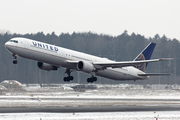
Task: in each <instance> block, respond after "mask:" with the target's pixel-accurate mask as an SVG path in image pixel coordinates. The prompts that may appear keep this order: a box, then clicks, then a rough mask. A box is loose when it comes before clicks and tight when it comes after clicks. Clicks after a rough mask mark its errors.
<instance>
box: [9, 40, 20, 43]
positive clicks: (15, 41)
mask: <svg viewBox="0 0 180 120" xmlns="http://www.w3.org/2000/svg"><path fill="white" fill-rule="evenodd" d="M9 42H14V43H18V41H17V40H9Z"/></svg>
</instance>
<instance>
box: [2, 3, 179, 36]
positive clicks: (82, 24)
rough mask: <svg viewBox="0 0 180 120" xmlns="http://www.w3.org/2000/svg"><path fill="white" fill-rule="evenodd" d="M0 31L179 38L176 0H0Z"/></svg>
mask: <svg viewBox="0 0 180 120" xmlns="http://www.w3.org/2000/svg"><path fill="white" fill-rule="evenodd" d="M0 11H1V12H0V30H1V31H2V30H9V31H10V32H11V33H21V34H25V33H37V32H40V31H42V32H44V33H45V34H46V33H52V32H53V31H54V32H55V33H56V34H57V35H59V34H60V33H62V32H64V33H67V32H69V33H72V32H74V31H75V32H88V31H91V32H95V33H98V34H100V33H103V34H108V35H113V36H117V35H120V34H122V33H123V32H124V30H127V31H128V33H129V34H131V33H132V32H134V33H136V34H137V33H138V34H141V35H144V36H145V37H154V35H155V34H156V33H158V34H159V35H160V36H162V35H163V34H165V35H166V36H167V37H168V38H177V39H179V40H180V30H179V29H180V0H0Z"/></svg>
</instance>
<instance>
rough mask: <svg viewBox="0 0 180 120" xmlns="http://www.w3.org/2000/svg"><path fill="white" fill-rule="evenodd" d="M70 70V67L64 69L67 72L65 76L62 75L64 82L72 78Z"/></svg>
mask: <svg viewBox="0 0 180 120" xmlns="http://www.w3.org/2000/svg"><path fill="white" fill-rule="evenodd" d="M71 72H72V70H70V69H66V71H65V73H67V75H68V76H67V77H64V81H65V82H66V81H67V82H69V81H70V80H73V79H74V77H73V76H71Z"/></svg>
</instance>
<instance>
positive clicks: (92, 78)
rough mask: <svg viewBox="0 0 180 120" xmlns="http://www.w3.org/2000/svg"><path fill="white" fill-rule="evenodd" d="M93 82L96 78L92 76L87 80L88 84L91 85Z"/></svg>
mask: <svg viewBox="0 0 180 120" xmlns="http://www.w3.org/2000/svg"><path fill="white" fill-rule="evenodd" d="M94 81H97V77H94V76H92V77H90V78H88V79H87V82H88V83H89V82H91V83H93V82H94Z"/></svg>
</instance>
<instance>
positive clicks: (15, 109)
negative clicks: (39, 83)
mask: <svg viewBox="0 0 180 120" xmlns="http://www.w3.org/2000/svg"><path fill="white" fill-rule="evenodd" d="M137 111H138V112H140V111H180V106H128V105H125V106H124V105H123V106H78V107H72V106H68V107H64V106H63V107H59V106H58V107H56V106H51V107H49V106H48V107H7V108H6V107H5V108H0V113H21V112H23V113H25V112H27V113H28V112H52V113H71V112H137Z"/></svg>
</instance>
